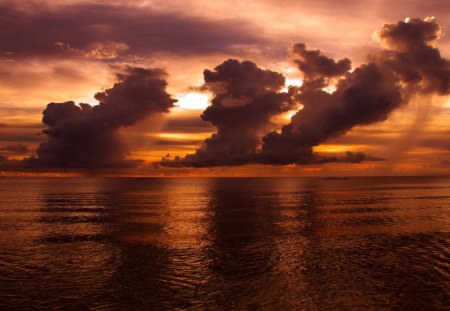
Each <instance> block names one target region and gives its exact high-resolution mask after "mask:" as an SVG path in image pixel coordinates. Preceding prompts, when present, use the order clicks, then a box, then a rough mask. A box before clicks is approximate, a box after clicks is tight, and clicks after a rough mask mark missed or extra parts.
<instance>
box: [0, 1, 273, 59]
mask: <svg viewBox="0 0 450 311" xmlns="http://www.w3.org/2000/svg"><path fill="white" fill-rule="evenodd" d="M22 7H27V9H26V10H25V9H22ZM254 28H255V27H254V26H252V25H251V24H249V23H248V22H245V21H237V20H232V19H228V20H227V19H222V20H214V21H213V20H208V19H204V18H201V17H195V16H191V15H188V14H186V15H183V14H181V13H162V12H158V11H156V10H153V9H151V8H149V7H133V6H118V5H107V4H82V3H79V4H72V5H61V6H55V7H51V8H49V7H48V6H46V5H43V4H36V3H35V4H31V3H30V4H28V5H27V6H25V5H23V4H20V3H16V2H14V1H13V2H11V3H1V4H0V53H9V54H8V55H9V56H10V57H14V56H15V55H19V56H20V55H24V56H33V57H35V56H39V55H40V56H45V55H56V54H60V55H62V54H67V53H69V54H70V55H71V56H74V55H79V56H81V57H90V58H97V59H114V58H117V57H120V56H127V55H145V54H147V53H154V52H168V53H176V54H189V53H197V54H198V53H210V52H226V51H230V50H233V49H234V48H235V47H236V46H238V45H243V46H245V45H252V44H258V43H264V42H265V40H264V39H263V38H262V37H261V36H260V35H258V34H260V32H257V31H255V29H254Z"/></svg>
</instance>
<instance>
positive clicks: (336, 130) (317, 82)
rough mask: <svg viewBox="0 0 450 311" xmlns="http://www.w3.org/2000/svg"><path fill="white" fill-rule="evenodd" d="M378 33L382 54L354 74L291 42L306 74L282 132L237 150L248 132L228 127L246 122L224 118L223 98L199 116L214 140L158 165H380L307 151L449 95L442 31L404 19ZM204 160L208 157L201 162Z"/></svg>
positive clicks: (342, 63) (346, 64)
mask: <svg viewBox="0 0 450 311" xmlns="http://www.w3.org/2000/svg"><path fill="white" fill-rule="evenodd" d="M377 34H378V37H379V39H380V42H381V44H382V48H383V49H382V50H381V51H375V52H374V53H372V54H371V55H370V56H369V62H368V63H367V64H363V65H361V66H359V67H358V68H355V69H354V70H353V71H350V61H349V60H348V59H342V60H338V61H335V60H333V59H331V58H329V57H327V56H325V55H323V54H321V53H320V52H319V51H313V50H307V49H306V46H305V45H304V44H296V45H295V46H294V48H293V51H292V53H293V56H294V59H295V58H297V59H296V60H295V62H296V63H297V65H298V68H299V70H300V71H301V72H302V73H303V76H304V83H303V85H302V86H301V87H300V88H298V89H297V92H296V93H297V94H296V100H297V101H298V103H300V104H301V105H302V106H303V108H302V109H301V110H299V111H298V112H297V113H296V114H295V115H294V116H293V117H292V118H291V122H290V123H289V124H287V125H285V126H283V128H282V129H281V131H280V132H276V131H273V132H270V133H268V134H266V135H265V136H264V137H263V138H262V143H261V140H260V139H259V138H258V139H254V140H253V141H252V143H249V142H246V146H249V148H247V149H245V148H241V147H240V146H241V140H240V139H241V138H243V139H244V138H245V137H246V133H248V132H247V131H246V130H242V129H241V128H240V127H239V126H237V127H236V126H232V125H234V124H233V123H232V122H233V120H235V119H236V120H239V117H238V116H244V117H247V114H246V113H244V112H239V114H238V116H236V115H235V114H234V113H229V114H227V113H225V112H228V111H230V109H231V108H227V107H225V108H223V106H224V105H223V104H222V105H219V104H220V103H221V102H222V101H223V99H224V98H223V95H216V97H215V98H214V100H213V102H212V105H211V106H210V107H209V108H208V109H207V110H206V111H205V112H204V114H203V116H204V117H203V119H204V120H205V121H211V122H212V123H213V124H214V125H215V126H216V127H217V128H218V132H217V134H215V135H213V136H212V137H211V138H210V139H207V140H205V141H204V143H203V145H202V147H201V148H200V149H199V150H197V152H196V153H195V154H192V155H187V156H186V157H185V158H181V159H175V160H173V161H170V160H167V159H165V160H164V161H162V164H163V165H169V166H171V165H173V166H177V165H179V166H217V165H240V164H247V163H266V164H290V163H295V164H311V163H326V162H339V161H346V162H357V161H363V160H378V158H373V157H370V156H365V155H361V154H360V155H355V154H346V155H345V156H344V157H341V158H334V157H324V156H320V155H318V154H317V153H314V152H313V148H314V147H315V146H318V145H321V144H323V143H325V142H327V141H329V140H332V139H334V138H336V137H339V136H342V135H344V134H345V133H347V132H348V131H350V130H351V129H352V128H353V127H355V126H357V125H369V124H373V123H376V122H381V121H384V120H386V119H387V118H388V117H389V114H390V113H391V112H392V111H394V110H395V109H397V108H399V107H401V106H403V105H405V104H407V103H408V101H409V99H410V98H411V97H412V96H415V95H422V96H423V95H430V94H437V95H446V94H449V79H450V65H449V60H447V59H444V58H442V56H441V55H440V52H439V50H438V49H437V48H436V41H437V40H438V38H439V36H440V34H441V27H440V26H439V24H438V22H437V20H436V19H434V18H426V19H424V20H421V19H408V20H406V21H402V22H399V23H397V24H389V25H384V26H383V27H382V29H381V30H380V31H379V32H378V33H377ZM224 64H225V63H224ZM219 67H220V66H219ZM219 67H218V68H219ZM216 70H217V68H216ZM273 74H276V73H273ZM242 76H243V77H246V76H245V75H242ZM213 81H214V80H213ZM218 81H221V82H224V83H225V84H224V85H222V87H223V88H225V91H224V93H225V94H226V95H225V96H228V98H230V97H231V98H235V95H234V94H233V91H232V90H234V89H235V88H236V86H235V81H234V80H228V79H223V80H220V79H218ZM246 81H247V80H244V81H239V84H238V86H241V85H243V88H245V87H246V83H247V82H246ZM250 81H253V80H252V79H250ZM205 82H206V83H209V82H211V75H210V72H209V71H206V72H205ZM255 83H260V86H259V87H260V88H262V89H264V88H265V87H266V86H265V85H264V83H262V81H257V80H255ZM334 83H335V85H334V87H335V90H334V91H333V92H331V93H330V92H329V91H327V90H326V88H327V87H330V86H333V84H334ZM253 87H255V88H258V86H253ZM238 88H239V87H238ZM293 90H294V89H291V91H293ZM216 93H217V91H216ZM217 94H219V93H217ZM236 94H238V95H239V94H240V93H239V92H237V93H236ZM286 95H287V94H286ZM225 98H227V97H225ZM268 100H269V101H270V100H272V101H273V102H272V103H269V102H268V103H266V104H267V105H269V106H270V105H274V106H277V105H276V103H277V100H275V99H268ZM292 105H293V102H292V101H290V107H292ZM246 106H248V103H245V104H241V105H237V106H236V107H239V108H240V109H242V108H241V107H246ZM219 108H220V109H221V110H218V111H220V114H219V116H220V118H219V119H218V120H220V122H219V121H217V120H216V119H215V118H210V117H209V115H211V114H212V115H213V116H214V112H215V111H216V109H219ZM222 110H223V111H222ZM279 112H281V111H280V110H275V111H274V112H273V113H272V114H271V115H273V114H276V113H279ZM205 116H206V118H205ZM251 116H252V117H253V116H254V117H255V118H256V119H257V116H258V113H255V112H254V111H252V113H251ZM250 120H253V119H251V118H250ZM269 121H270V118H268V117H266V118H262V119H259V122H257V125H256V126H255V125H253V124H252V121H249V120H246V121H245V124H246V125H247V124H249V125H248V128H250V129H253V128H260V129H261V128H265V126H267V124H268V123H269ZM230 128H231V129H236V128H237V129H239V130H238V131H236V132H232V131H231V132H229V133H230V135H231V137H232V138H231V139H230V138H228V139H227V140H226V143H225V142H223V143H222V140H221V139H222V136H224V134H223V133H225V131H230V130H229V129H230ZM245 128H247V127H245ZM266 128H267V127H266ZM252 137H253V138H255V136H252ZM216 141H218V142H221V143H220V144H218V147H215V152H208V150H209V149H212V147H210V146H214V143H215V142H216ZM224 146H226V147H224ZM219 147H222V148H225V149H220V148H219ZM230 150H233V152H230ZM204 154H206V155H207V156H208V157H205V156H203V155H204ZM236 159H238V160H236Z"/></svg>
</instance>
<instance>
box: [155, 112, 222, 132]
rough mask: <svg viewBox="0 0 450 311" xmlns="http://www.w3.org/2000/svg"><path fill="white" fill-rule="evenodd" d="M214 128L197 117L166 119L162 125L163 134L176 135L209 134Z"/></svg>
mask: <svg viewBox="0 0 450 311" xmlns="http://www.w3.org/2000/svg"><path fill="white" fill-rule="evenodd" d="M213 130H214V127H213V126H212V125H211V124H210V123H207V122H204V121H203V120H202V119H201V117H199V116H198V115H197V116H195V117H183V118H170V117H169V118H168V120H167V122H166V124H165V125H164V129H163V131H164V132H172V133H173V132H178V133H203V132H211V131H213Z"/></svg>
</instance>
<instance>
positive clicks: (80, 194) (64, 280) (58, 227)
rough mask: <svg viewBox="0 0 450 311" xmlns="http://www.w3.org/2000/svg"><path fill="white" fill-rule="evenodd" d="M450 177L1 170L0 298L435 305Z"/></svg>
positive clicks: (44, 302) (135, 305)
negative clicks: (111, 175)
mask: <svg viewBox="0 0 450 311" xmlns="http://www.w3.org/2000/svg"><path fill="white" fill-rule="evenodd" d="M449 297H450V179H449V178H430V177H428V178H416V177H414V178H400V177H396V178H352V179H348V180H325V179H321V178H261V179H253V178H243V179H239V178H236V179H234V178H197V179H196V178H192V179H187V178H180V179H175V178H174V179H125V178H116V179H96V178H91V179H88V178H53V179H50V178H48V179H46V178H1V179H0V309H1V310H23V309H43V310H49V309H56V308H60V309H62V310H83V309H91V310H166V309H171V310H173V309H178V310H180V309H195V310H199V309H200V310H205V309H206V310H208V309H220V310H235V309H238V310H248V309H249V310H444V309H447V310H448V309H449V307H450V300H449V299H450V298H449Z"/></svg>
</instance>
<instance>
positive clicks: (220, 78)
mask: <svg viewBox="0 0 450 311" xmlns="http://www.w3.org/2000/svg"><path fill="white" fill-rule="evenodd" d="M203 75H204V79H205V84H204V86H203V89H205V90H208V91H210V92H212V93H213V94H214V98H213V99H212V101H211V105H210V106H209V107H208V108H207V109H206V110H205V111H204V112H203V114H202V115H201V118H202V119H203V120H204V121H207V122H210V123H211V124H213V125H214V126H215V127H217V132H216V133H214V134H213V135H212V136H211V137H209V138H207V139H206V140H205V141H204V142H203V143H202V146H201V147H200V148H199V149H198V150H197V151H196V153H195V154H191V155H188V156H186V158H184V159H182V160H178V161H175V162H177V163H178V162H180V161H181V162H182V164H181V165H187V166H215V165H237V164H242V163H245V162H247V161H248V159H247V158H248V157H249V156H253V155H254V154H255V153H256V152H257V148H258V146H260V145H261V135H262V134H263V133H264V131H267V130H268V127H269V126H270V120H271V118H272V117H273V116H276V115H278V114H280V113H282V112H286V111H288V110H290V109H292V108H293V101H292V96H291V94H290V93H287V92H281V91H280V90H281V88H282V87H283V86H284V83H285V78H284V76H283V75H282V74H280V73H277V72H274V71H270V70H263V69H261V68H259V67H257V66H256V64H255V63H253V62H250V61H243V62H240V61H238V60H235V59H229V60H227V61H225V62H223V63H222V64H220V65H219V66H217V67H216V68H215V69H214V70H205V71H204V73H203ZM169 162H170V161H169ZM169 162H168V163H167V164H169ZM175 162H170V163H172V164H175V165H178V164H177V163H175ZM169 165H170V164H169Z"/></svg>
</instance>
